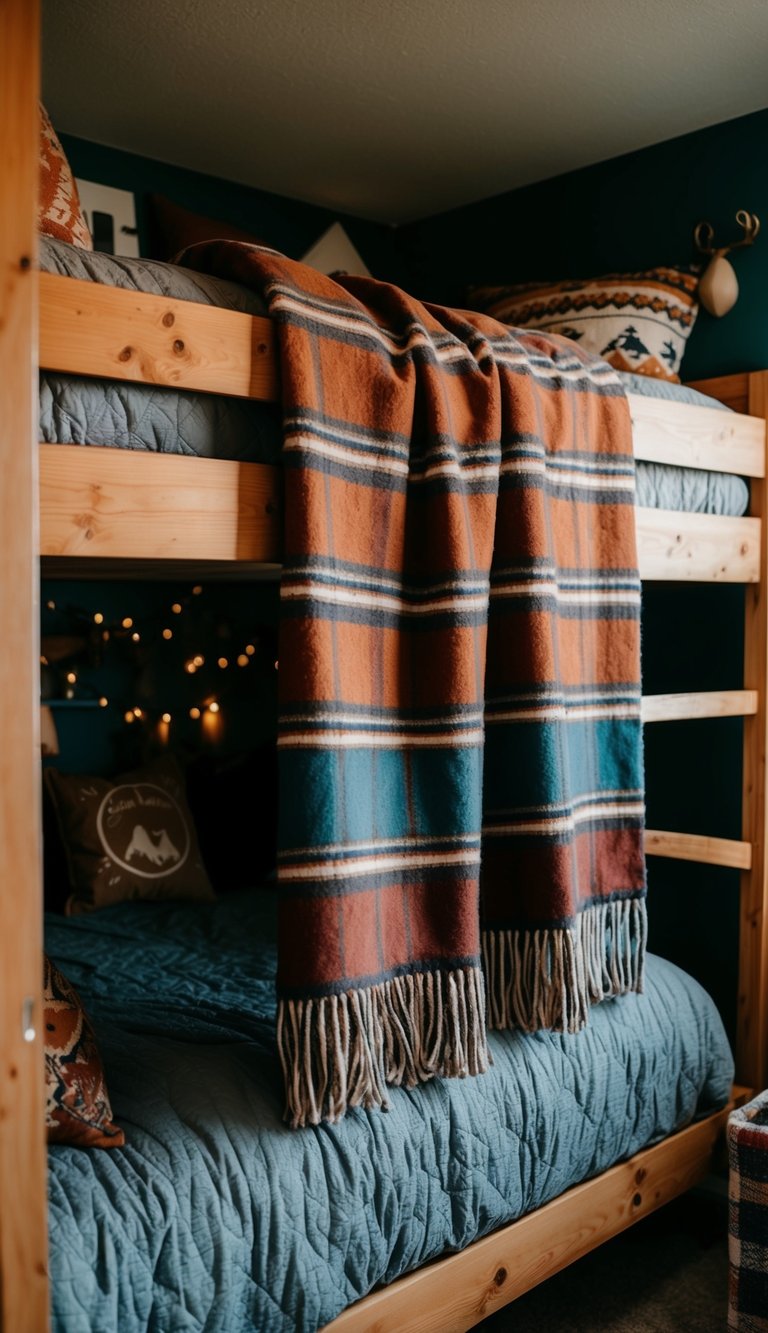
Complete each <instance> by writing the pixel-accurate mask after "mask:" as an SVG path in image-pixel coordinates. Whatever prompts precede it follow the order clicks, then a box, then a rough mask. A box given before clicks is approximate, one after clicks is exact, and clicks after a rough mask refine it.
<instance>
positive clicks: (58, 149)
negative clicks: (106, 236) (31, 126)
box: [37, 104, 93, 250]
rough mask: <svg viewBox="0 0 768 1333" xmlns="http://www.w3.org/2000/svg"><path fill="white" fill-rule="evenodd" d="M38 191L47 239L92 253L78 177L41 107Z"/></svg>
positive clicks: (41, 224)
mask: <svg viewBox="0 0 768 1333" xmlns="http://www.w3.org/2000/svg"><path fill="white" fill-rule="evenodd" d="M39 190H40V195H39V199H38V204H37V226H38V230H39V231H41V232H43V233H44V235H46V236H55V237H56V240H58V241H68V242H69V244H70V245H77V246H78V247H79V248H80V249H81V250H92V249H93V241H92V240H91V233H90V232H89V230H88V226H87V224H86V221H85V218H84V217H83V210H82V209H81V207H80V197H79V195H78V193H77V185H76V184H75V178H74V176H73V175H72V171H71V168H70V165H69V163H68V161H67V158H66V155H65V153H64V149H63V148H62V146H61V144H60V143H59V139H58V136H57V134H56V131H55V130H54V128H53V126H52V124H51V122H50V120H49V119H48V113H47V111H46V110H45V107H44V106H43V105H42V104H41V106H40V185H39Z"/></svg>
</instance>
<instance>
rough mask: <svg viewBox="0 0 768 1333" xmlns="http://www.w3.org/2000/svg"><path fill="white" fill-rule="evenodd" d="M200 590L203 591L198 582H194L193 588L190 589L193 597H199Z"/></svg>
mask: <svg viewBox="0 0 768 1333" xmlns="http://www.w3.org/2000/svg"><path fill="white" fill-rule="evenodd" d="M202 591H203V589H202V585H201V584H199V583H196V584H195V586H194V588H193V589H192V593H193V595H194V596H195V597H199V596H200V593H201V592H202Z"/></svg>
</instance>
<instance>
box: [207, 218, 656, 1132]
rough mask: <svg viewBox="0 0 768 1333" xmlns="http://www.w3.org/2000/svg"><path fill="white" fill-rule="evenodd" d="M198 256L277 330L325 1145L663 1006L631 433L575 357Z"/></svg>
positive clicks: (303, 924)
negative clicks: (646, 962)
mask: <svg viewBox="0 0 768 1333" xmlns="http://www.w3.org/2000/svg"><path fill="white" fill-rule="evenodd" d="M183 262H185V263H186V264H188V265H190V266H191V267H195V268H199V269H203V270H205V271H208V272H213V273H215V274H217V275H219V276H222V277H227V278H232V279H234V280H236V281H238V282H241V283H245V284H248V285H250V286H252V287H255V288H257V289H258V290H259V291H260V292H262V293H263V295H264V297H265V299H266V301H267V303H268V307H269V312H270V316H271V318H272V319H273V321H274V323H275V326H276V336H277V346H278V353H279V365H280V376H281V384H282V390H281V392H282V403H283V421H284V462H285V552H284V566H283V574H282V584H281V608H282V609H281V629H280V640H281V646H280V719H279V733H278V745H279V753H280V783H281V816H280V830H279V841H280V852H279V867H278V877H279V885H280V889H281V909H280V941H279V973H278V990H279V1017H278V1043H279V1048H280V1054H281V1057H282V1061H283V1068H284V1071H285V1081H286V1091H287V1112H286V1114H287V1118H288V1119H289V1121H290V1122H291V1124H293V1125H296V1126H298V1125H304V1124H307V1123H312V1124H315V1123H318V1122H319V1121H320V1120H322V1119H329V1120H335V1119H337V1118H338V1117H340V1116H341V1115H343V1114H344V1112H345V1111H346V1110H347V1108H349V1107H352V1106H364V1107H372V1106H385V1105H386V1090H385V1085H386V1084H387V1083H394V1084H405V1085H407V1086H412V1085H414V1084H416V1083H418V1082H420V1081H422V1080H426V1079H429V1078H431V1077H433V1076H434V1075H454V1076H455V1075H465V1074H479V1073H481V1072H482V1071H483V1070H485V1068H486V1065H487V1051H486V1022H487V1023H488V1024H489V1025H490V1026H491V1027H508V1026H513V1025H516V1026H519V1027H522V1028H524V1029H526V1030H532V1029H537V1028H541V1027H548V1028H554V1029H557V1030H562V1031H568V1032H575V1031H577V1030H578V1029H579V1028H580V1027H581V1026H582V1025H583V1024H584V1023H585V1021H586V1019H587V1014H588V1009H589V1006H590V1004H592V1003H595V1002H596V1001H599V1000H602V999H603V998H605V997H606V996H612V995H618V994H621V993H623V992H625V991H629V990H639V989H640V988H641V985H642V967H643V957H644V944H645V902H644V861H643V854H642V825H643V810H644V806H643V779H642V753H641V731H640V679H639V612H640V585H639V579H638V572H637V560H636V553H635V532H634V509H633V497H634V463H633V458H632V444H631V435H630V423H629V416H628V411H627V405H626V400H625V398H624V395H623V392H622V390H621V388H620V385H619V382H618V379H617V376H616V375H615V373H614V372H613V371H612V370H611V369H610V368H609V367H608V366H606V365H605V364H603V363H600V362H595V361H593V360H591V359H589V358H588V357H587V356H586V355H585V354H583V353H581V352H580V351H579V349H578V347H577V346H575V345H574V344H573V343H571V342H567V341H565V340H564V339H558V338H553V337H545V336H543V335H540V334H538V333H537V334H532V333H521V332H519V331H510V330H509V329H507V328H506V327H505V326H503V325H501V324H498V323H496V322H495V321H494V320H492V319H490V318H487V317H484V316H481V315H475V314H468V313H466V312H461V311H453V310H446V309H442V308H439V307H434V306H425V305H423V304H420V303H419V302H418V301H416V300H414V299H412V298H411V297H409V296H407V295H405V294H404V293H403V292H401V291H399V290H398V289H396V288H394V287H391V286H386V285H384V284H381V283H377V282H374V281H372V280H364V279H353V278H346V279H341V280H340V281H339V282H334V281H332V280H331V279H330V278H326V277H324V276H323V275H322V274H320V273H318V272H316V271H314V270H312V269H309V268H305V267H304V266H302V265H300V264H297V263H294V262H292V261H290V260H288V259H285V258H284V257H282V256H280V255H278V254H277V253H275V252H274V251H270V250H266V249H263V248H261V247H250V246H242V245H237V244H233V243H226V242H223V243H222V242H211V243H207V244H202V245H198V246H195V247H193V248H192V249H191V250H189V251H187V253H186V255H185V259H184V261H183ZM481 923H482V928H481ZM481 959H482V961H481ZM486 989H487V1001H486Z"/></svg>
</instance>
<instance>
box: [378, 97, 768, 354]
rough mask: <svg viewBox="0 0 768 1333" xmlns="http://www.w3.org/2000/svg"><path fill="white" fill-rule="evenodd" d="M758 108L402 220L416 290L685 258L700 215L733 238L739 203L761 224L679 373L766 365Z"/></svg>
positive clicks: (454, 297) (434, 293)
mask: <svg viewBox="0 0 768 1333" xmlns="http://www.w3.org/2000/svg"><path fill="white" fill-rule="evenodd" d="M767 160H768V111H759V112H756V113H755V114H754V115H751V116H744V117H742V118H740V119H739V120H733V121H728V122H727V123H725V124H723V125H716V126H714V127H713V128H711V129H706V130H700V131H698V132H697V133H695V134H687V135H684V136H683V137H682V138H678V139H670V140H669V141H668V142H666V143H662V144H657V145H654V146H653V147H651V148H645V149H643V150H642V151H640V152H636V153H629V154H627V155H626V156H625V157H618V158H614V159H613V160H611V161H608V162H602V163H600V164H598V165H597V166H593V167H588V168H585V169H584V170H582V171H574V172H571V173H569V174H568V175H565V176H559V177H557V178H555V179H554V180H550V181H545V182H543V183H541V184H538V185H531V186H528V187H527V188H525V189H521V190H514V191H512V192H510V193H509V194H503V195H499V196H497V197H496V198H493V199H488V200H485V201H483V202H482V203H477V204H472V205H470V206H469V207H466V208H461V209H457V210H455V211H453V212H451V213H445V214H442V215H441V216H438V217H433V218H430V219H428V220H427V221H424V222H421V223H416V224H412V225H410V226H408V227H404V228H402V229H401V232H400V237H399V239H400V244H401V245H402V246H403V249H404V253H406V254H407V255H408V258H409V262H410V265H411V275H412V279H411V280H412V282H413V284H414V285H415V288H416V290H417V292H418V295H420V296H422V297H424V298H428V299H432V300H438V301H443V302H445V303H447V304H464V303H465V301H466V295H465V293H466V287H467V285H468V284H469V283H471V282H499V283H503V282H509V281H513V282H514V281H519V280H523V279H529V278H530V279H536V278H539V277H541V278H564V277H597V276H598V275H599V274H601V273H610V272H612V271H616V270H618V271H627V270H632V269H642V268H647V267H650V266H653V265H656V264H689V263H691V262H692V261H694V260H695V259H696V258H697V256H696V252H695V250H694V248H693V243H692V232H693V228H694V226H695V224H696V223H697V222H699V221H700V220H701V219H704V218H706V219H709V220H710V221H711V222H712V224H713V226H714V227H715V234H716V237H717V238H718V239H719V238H720V237H721V236H722V237H723V238H724V240H727V239H731V238H733V237H734V236H738V235H739V234H740V233H739V229H738V227H737V226H736V224H735V222H734V214H735V213H736V210H737V209H739V208H746V209H747V210H749V211H750V212H753V213H758V214H759V215H760V216H761V217H762V219H763V223H764V228H765V230H764V233H763V235H762V236H761V237H759V238H758V241H757V243H756V245H755V246H754V248H753V249H751V250H744V251H741V252H737V254H736V255H735V258H734V268H735V269H736V272H737V274H738V277H739V282H740V285H741V297H740V299H739V302H738V304H737V305H736V307H735V308H734V309H733V310H732V311H731V312H730V314H728V315H726V316H725V317H724V318H723V319H720V320H716V319H713V318H712V317H711V316H709V315H707V314H706V313H702V314H701V315H700V316H699V321H698V323H697V325H696V327H695V328H694V331H693V333H692V335H691V340H690V344H689V349H688V353H687V357H686V361H685V363H684V367H683V370H684V375H685V376H687V378H689V379H695V378H699V377H701V376H706V375H722V374H727V373H729V372H730V371H735V370H757V369H764V368H765V367H768V319H767V318H766V297H768V170H766V161H767Z"/></svg>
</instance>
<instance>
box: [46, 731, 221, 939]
mask: <svg viewBox="0 0 768 1333" xmlns="http://www.w3.org/2000/svg"><path fill="white" fill-rule="evenodd" d="M45 783H46V786H47V788H48V791H49V793H50V796H51V799H52V800H53V804H54V808H55V810H56V817H57V820H58V825H59V831H60V833H61V837H62V841H63V843H64V847H65V850H66V854H67V867H68V872H69V886H70V889H71V893H70V897H69V899H68V901H67V906H66V911H67V914H68V915H69V916H74V915H77V914H78V913H80V912H90V911H92V910H93V909H94V908H98V907H108V906H110V905H111V904H112V903H119V902H123V901H125V900H126V899H129V898H146V899H157V898H187V899H198V900H206V899H207V900H210V899H212V898H213V896H214V895H213V889H212V888H211V885H210V881H209V879H208V875H207V873H206V870H205V867H204V865H203V862H202V859H201V856H200V849H199V847H198V845H197V837H196V835H195V826H194V823H193V821H192V815H191V813H190V810H189V806H188V805H187V800H186V795H185V791H184V776H183V774H182V772H181V769H180V768H179V766H178V764H177V763H176V761H175V760H174V759H172V758H171V757H170V756H169V757H167V758H165V757H164V758H161V759H157V760H155V761H154V762H153V763H151V764H147V766H146V767H145V768H142V769H137V770H136V771H135V772H133V773H123V774H121V775H120V776H119V777H116V778H112V779H108V778H92V777H84V776H82V775H81V774H71V775H66V774H63V773H59V772H57V770H56V769H54V768H49V769H47V770H46V772H45Z"/></svg>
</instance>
